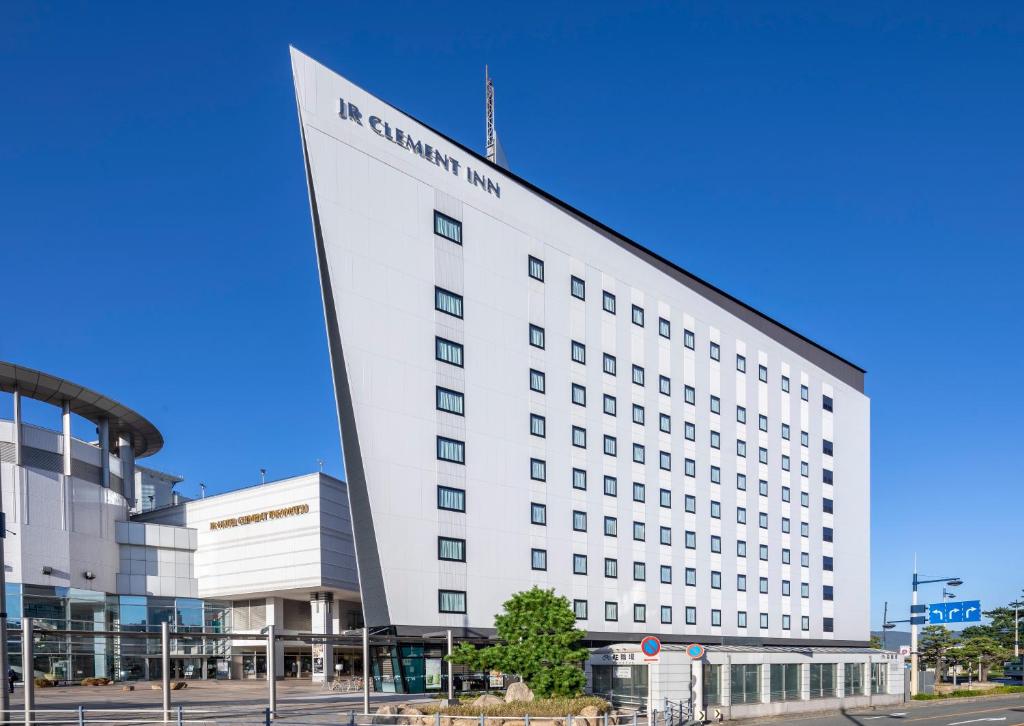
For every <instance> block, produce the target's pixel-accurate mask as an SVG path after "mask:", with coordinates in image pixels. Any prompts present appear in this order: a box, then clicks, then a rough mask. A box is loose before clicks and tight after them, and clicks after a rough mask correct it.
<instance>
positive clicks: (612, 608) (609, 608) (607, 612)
mask: <svg viewBox="0 0 1024 726" xmlns="http://www.w3.org/2000/svg"><path fill="white" fill-rule="evenodd" d="M604 619H605V620H609V621H612V622H614V621H616V620H618V619H619V604H618V603H617V602H606V603H605V604H604Z"/></svg>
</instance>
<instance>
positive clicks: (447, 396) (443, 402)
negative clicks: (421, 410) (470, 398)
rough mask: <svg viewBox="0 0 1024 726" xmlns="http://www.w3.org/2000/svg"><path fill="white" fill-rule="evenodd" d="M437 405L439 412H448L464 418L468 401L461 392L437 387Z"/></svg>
mask: <svg viewBox="0 0 1024 726" xmlns="http://www.w3.org/2000/svg"><path fill="white" fill-rule="evenodd" d="M436 403H437V410H438V411H447V412H448V413H454V414H455V415H456V416H464V415H465V414H466V399H465V396H463V395H462V393H460V392H459V391H453V390H451V389H450V388H442V387H441V386H437V400H436Z"/></svg>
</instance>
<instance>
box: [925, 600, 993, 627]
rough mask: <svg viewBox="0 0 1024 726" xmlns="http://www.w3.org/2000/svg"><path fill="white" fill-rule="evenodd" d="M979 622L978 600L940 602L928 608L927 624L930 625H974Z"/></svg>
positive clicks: (979, 607) (979, 603) (979, 604)
mask: <svg viewBox="0 0 1024 726" xmlns="http://www.w3.org/2000/svg"><path fill="white" fill-rule="evenodd" d="M979 620H981V601H980V600H964V601H962V602H940V603H935V604H934V605H929V606H928V622H929V623H932V624H939V625H945V624H946V623H976V622H978V621H979Z"/></svg>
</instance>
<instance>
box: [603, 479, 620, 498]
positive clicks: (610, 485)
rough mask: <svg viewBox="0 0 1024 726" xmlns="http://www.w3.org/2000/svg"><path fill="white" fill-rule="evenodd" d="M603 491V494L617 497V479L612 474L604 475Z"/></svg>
mask: <svg viewBox="0 0 1024 726" xmlns="http://www.w3.org/2000/svg"><path fill="white" fill-rule="evenodd" d="M604 493H605V496H609V497H617V496H618V495H619V480H618V479H616V478H615V477H614V476H606V477H605V478H604Z"/></svg>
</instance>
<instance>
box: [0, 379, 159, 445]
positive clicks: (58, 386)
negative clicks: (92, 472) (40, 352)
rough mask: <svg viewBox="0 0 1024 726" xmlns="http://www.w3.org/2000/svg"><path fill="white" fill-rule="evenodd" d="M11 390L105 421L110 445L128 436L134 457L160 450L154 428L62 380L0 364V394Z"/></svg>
mask: <svg viewBox="0 0 1024 726" xmlns="http://www.w3.org/2000/svg"><path fill="white" fill-rule="evenodd" d="M15 386H17V388H18V390H19V391H20V392H21V394H22V395H23V396H28V397H29V398H33V399H35V400H37V401H43V402H44V403H52V404H53V405H54V406H61V405H63V403H64V401H68V402H69V404H70V406H71V411H72V412H73V413H77V414H78V415H79V416H81V417H82V418H85V419H88V420H89V421H92V422H93V423H96V424H99V422H100V419H102V418H106V419H108V421H109V422H110V436H111V439H112V441H113V442H114V443H116V441H117V435H118V434H130V435H131V439H132V448H133V449H135V456H136V457H139V458H141V457H143V456H150V455H151V454H155V453H156V452H158V451H160V449H162V448H163V445H164V437H163V436H161V435H160V432H159V431H158V430H157V428H156V426H154V425H153V424H152V423H150V422H149V421H148V420H147V419H146V418H144V417H143V416H142V415H141V414H139V413H136V412H135V411H133V410H131V409H130V408H128V407H127V406H123V405H121V404H120V403H118V402H117V401H115V400H113V399H110V398H107V397H106V396H104V395H103V394H101V393H97V392H96V391H93V390H91V389H89V388H86V387H85V386H80V385H78V384H77V383H72V382H71V381H69V380H66V379H64V378H58V377H57V376H53V375H50V374H49V373H43V372H42V371H37V370H35V369H33V368H26V367H25V366H19V365H15V364H13V363H6V362H4V361H0V391H7V392H11V391H13V390H14V388H15Z"/></svg>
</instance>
